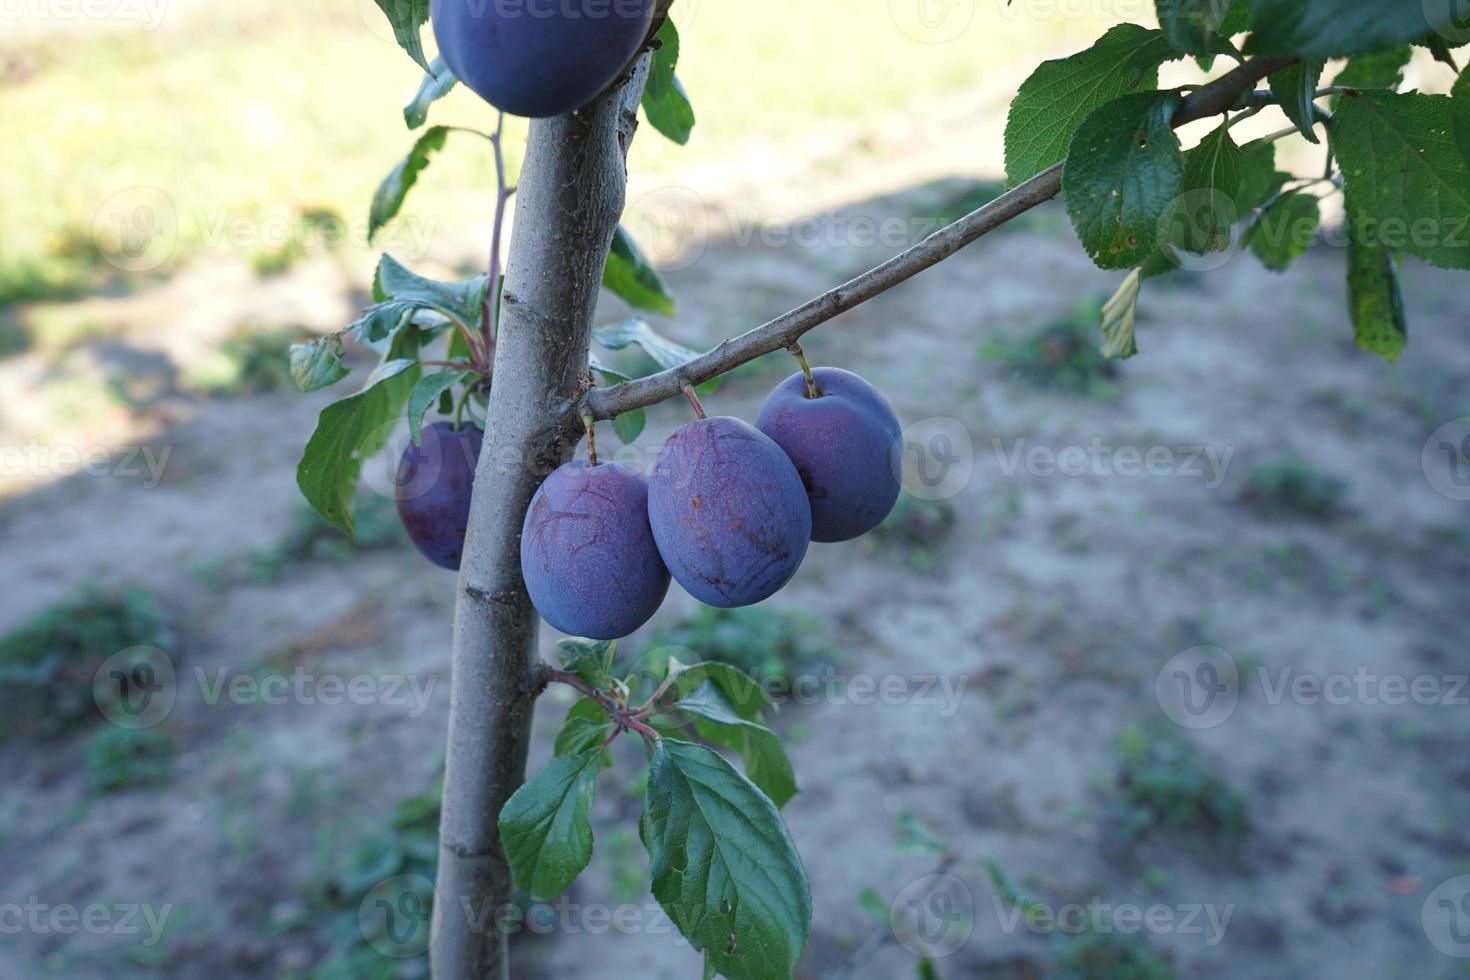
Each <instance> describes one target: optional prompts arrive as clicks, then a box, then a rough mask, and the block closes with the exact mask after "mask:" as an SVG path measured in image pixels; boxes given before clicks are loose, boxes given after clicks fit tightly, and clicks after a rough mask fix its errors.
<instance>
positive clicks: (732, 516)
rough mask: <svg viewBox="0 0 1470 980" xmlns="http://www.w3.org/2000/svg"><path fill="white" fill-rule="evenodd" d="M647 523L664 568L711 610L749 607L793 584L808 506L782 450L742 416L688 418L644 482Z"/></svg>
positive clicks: (807, 529)
mask: <svg viewBox="0 0 1470 980" xmlns="http://www.w3.org/2000/svg"><path fill="white" fill-rule="evenodd" d="M648 519H649V522H650V523H651V524H652V525H653V537H654V540H655V541H657V542H658V550H659V554H661V555H663V557H664V564H666V565H668V566H669V571H670V572H672V573H673V575H674V578H675V579H676V580H677V581H678V583H679V584H680V585H682V586H683V587H684V589H685V591H687V592H688V593H689V594H690V595H692V596H694V598H696V599H698V600H699V601H700V602H704V603H708V604H709V605H711V606H719V607H721V608H724V609H729V608H732V607H734V606H748V605H750V604H751V603H754V602H760V601H761V600H762V599H765V598H767V597H768V596H771V595H774V594H775V593H776V592H777V591H778V590H779V589H780V588H781V586H783V585H785V584H786V583H787V582H788V581H790V580H791V576H793V575H795V574H796V569H797V568H798V567H799V566H800V565H801V560H802V558H804V557H805V556H806V548H807V543H808V542H809V541H810V540H811V533H812V512H811V507H810V506H809V505H808V504H807V499H806V489H805V488H804V487H803V486H802V485H801V477H800V476H798V475H797V473H796V467H794V466H792V465H791V460H789V459H787V458H786V454H785V453H784V452H782V451H781V447H780V446H778V445H776V444H775V443H774V442H772V441H771V440H770V439H769V438H768V437H766V436H765V435H763V434H762V433H761V432H759V431H758V430H757V429H756V428H755V427H754V426H752V425H750V424H749V423H747V422H742V421H741V420H739V419H734V418H728V417H719V418H708V419H700V420H699V421H697V422H690V423H689V424H688V425H686V426H684V427H683V428H682V429H679V430H678V431H677V432H675V433H674V434H673V435H671V436H670V437H669V441H668V442H666V443H664V447H663V449H662V450H661V451H660V452H659V454H658V460H657V461H656V462H655V463H654V465H653V475H652V476H651V477H650V478H649V481H648Z"/></svg>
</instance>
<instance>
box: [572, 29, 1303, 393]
mask: <svg viewBox="0 0 1470 980" xmlns="http://www.w3.org/2000/svg"><path fill="white" fill-rule="evenodd" d="M1293 60H1294V59H1291V58H1259V59H1255V60H1252V61H1247V62H1246V63H1245V64H1243V65H1240V66H1238V67H1236V68H1235V69H1233V70H1232V71H1230V72H1229V73H1228V74H1225V75H1222V76H1221V77H1220V78H1217V79H1215V80H1214V81H1213V82H1210V83H1209V84H1207V85H1203V86H1201V87H1200V88H1198V89H1196V90H1195V91H1194V92H1192V93H1191V94H1190V95H1189V96H1188V97H1186V98H1185V99H1184V101H1183V103H1182V104H1181V105H1180V107H1179V110H1178V111H1177V112H1176V113H1175V114H1174V125H1175V126H1176V127H1178V126H1182V125H1184V124H1185V123H1188V122H1194V121H1195V120H1199V119H1205V118H1208V117H1210V116H1216V115H1220V114H1222V113H1224V112H1226V111H1228V110H1229V109H1231V108H1232V107H1233V106H1234V105H1235V102H1236V99H1237V98H1238V97H1239V96H1240V94H1241V93H1243V92H1246V91H1250V90H1252V89H1254V87H1255V84H1256V83H1257V82H1259V81H1260V80H1261V79H1263V78H1265V77H1266V76H1267V75H1270V74H1271V73H1273V72H1275V71H1278V70H1279V69H1281V68H1284V67H1285V66H1286V65H1289V64H1291V62H1292V61H1293ZM1061 189H1062V164H1060V163H1057V164H1054V165H1052V166H1051V167H1049V168H1047V169H1046V170H1043V171H1042V172H1041V173H1039V174H1037V175H1036V176H1035V177H1032V178H1031V179H1030V180H1028V181H1026V182H1025V183H1022V184H1020V185H1018V186H1016V187H1013V188H1012V189H1011V190H1009V191H1006V192H1005V193H1004V194H1002V195H1001V196H1000V197H997V198H996V199H995V200H993V201H991V202H989V203H988V204H985V205H982V206H981V207H979V208H977V209H975V210H974V211H972V212H970V213H969V214H967V215H965V216H964V217H963V218H960V219H959V220H957V221H955V222H953V223H951V224H949V225H946V226H945V227H944V228H941V229H940V230H939V231H936V232H935V233H934V234H932V235H930V236H929V237H928V238H925V239H924V240H923V241H921V242H919V243H918V244H916V245H914V246H912V247H911V248H909V249H907V250H905V251H903V252H900V253H899V254H898V255H895V256H894V257H893V258H891V259H889V260H888V261H886V262H884V263H882V264H881V265H879V266H877V267H875V268H873V269H870V270H868V271H867V272H864V273H863V274H862V275H860V276H858V277H856V278H854V279H851V280H849V281H848V282H845V283H843V284H842V285H840V286H838V287H837V288H836V289H832V290H829V291H827V292H825V293H823V294H821V295H820V296H817V297H815V298H813V299H810V300H808V301H807V302H805V303H803V304H802V305H800V306H798V307H796V308H795V309H794V310H791V311H789V312H787V313H783V314H781V315H780V316H778V317H777V318H776V319H774V320H771V321H769V322H768V323H765V324H762V325H761V326H759V327H756V328H755V329H754V330H750V331H748V332H746V333H743V334H741V335H739V336H738V337H732V338H730V339H728V340H725V341H722V342H721V343H720V344H719V345H718V346H716V347H715V348H713V349H712V350H709V351H706V352H705V353H703V354H701V355H699V356H698V357H696V358H693V359H692V360H689V361H686V362H685V363H683V364H681V365H679V366H678V367H674V368H670V369H669V370H667V371H660V372H659V373H657V374H650V375H648V376H647V377H643V378H636V379H634V380H631V381H621V382H619V383H618V384H616V385H608V386H606V387H601V388H593V389H591V390H590V391H588V392H587V394H586V396H585V397H584V399H583V403H582V406H581V409H580V411H579V414H581V415H591V416H592V417H593V418H595V419H610V418H613V417H615V416H617V415H619V414H621V413H623V412H628V411H632V410H633V409H635V408H642V407H643V406H645V405H652V404H655V403H657V402H661V401H663V400H664V399H666V398H672V397H674V396H675V395H678V394H680V393H681V392H682V391H684V390H685V389H686V388H688V387H690V386H692V385H697V384H702V383H703V382H705V381H708V380H709V379H710V378H714V377H718V376H719V375H721V374H724V373H725V372H727V371H730V370H733V369H734V368H737V367H739V366H740V365H742V364H744V363H746V362H747V361H751V360H754V359H755V358H757V357H760V356H761V355H762V354H769V353H770V352H772V351H776V350H780V349H782V348H783V347H790V346H791V345H792V344H794V343H796V341H797V340H798V339H799V338H800V337H801V336H802V334H804V333H806V332H807V331H808V330H811V329H812V328H814V327H817V326H820V325H821V324H823V323H826V322H827V321H828V320H831V319H832V318H834V317H836V316H838V315H839V314H841V313H845V312H847V311H848V310H851V309H853V308H855V307H857V306H860V305H862V304H863V303H866V302H867V301H868V300H870V299H872V298H873V297H875V296H878V295H879V294H881V293H884V292H886V291H888V290H890V289H892V288H893V287H894V286H897V285H898V284H899V283H902V282H905V281H907V280H908V279H910V278H912V277H913V276H916V275H918V274H919V273H920V272H923V271H924V270H925V269H927V268H929V267H930V266H933V265H937V264H938V263H940V262H942V261H944V260H945V259H947V258H949V257H950V256H951V255H954V254H955V253H956V252H958V251H959V250H960V249H962V248H964V247H965V246H966V245H969V244H971V243H972V242H974V241H976V240H977V239H979V238H980V237H981V236H983V235H985V234H986V233H988V232H991V231H994V230H995V229H996V228H999V227H1000V226H1001V225H1004V224H1006V223H1007V222H1009V221H1011V220H1013V219H1015V218H1017V217H1019V216H1020V215H1022V214H1025V213H1026V212H1027V211H1029V210H1031V209H1032V208H1034V207H1036V206H1037V205H1038V204H1041V203H1043V202H1045V201H1049V200H1051V199H1052V198H1053V197H1056V195H1057V194H1058V193H1059V192H1060V191H1061Z"/></svg>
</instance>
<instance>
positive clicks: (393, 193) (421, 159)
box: [368, 126, 449, 242]
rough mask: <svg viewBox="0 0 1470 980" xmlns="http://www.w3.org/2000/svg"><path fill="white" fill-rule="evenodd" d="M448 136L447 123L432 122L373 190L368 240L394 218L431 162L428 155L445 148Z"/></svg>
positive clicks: (369, 213)
mask: <svg viewBox="0 0 1470 980" xmlns="http://www.w3.org/2000/svg"><path fill="white" fill-rule="evenodd" d="M448 136H449V127H448V126H430V127H429V128H428V129H426V130H424V134H423V135H422V136H420V137H419V138H418V139H417V140H416V141H415V142H414V144H413V149H411V150H409V151H408V156H406V157H404V158H403V159H402V160H401V161H399V163H398V166H396V167H394V168H393V170H392V172H391V173H389V174H388V176H387V177H384V178H383V182H382V183H381V184H379V185H378V189H377V190H376V191H374V192H373V203H372V206H371V208H369V210H368V241H369V242H371V241H372V239H373V236H374V235H376V234H377V233H378V230H379V229H381V228H382V227H383V226H384V225H386V224H387V223H388V222H389V221H392V220H393V218H394V216H395V215H397V214H398V211H399V209H400V208H402V207H403V200H404V198H406V197H407V196H408V192H409V190H410V189H411V188H412V187H413V185H414V183H415V182H416V181H417V180H418V179H419V174H421V173H423V171H424V168H425V167H427V166H428V165H429V157H431V156H432V155H433V154H435V153H437V152H439V151H440V150H442V149H444V140H445V139H446V138H447V137H448Z"/></svg>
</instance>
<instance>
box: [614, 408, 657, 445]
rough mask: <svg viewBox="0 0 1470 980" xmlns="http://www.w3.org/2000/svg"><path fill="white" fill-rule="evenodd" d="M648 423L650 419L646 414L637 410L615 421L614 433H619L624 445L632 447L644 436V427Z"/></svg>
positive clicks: (624, 414)
mask: <svg viewBox="0 0 1470 980" xmlns="http://www.w3.org/2000/svg"><path fill="white" fill-rule="evenodd" d="M647 423H648V417H647V415H645V414H644V412H643V409H641V408H635V409H633V410H632V411H631V412H624V413H623V414H621V415H619V416H617V417H616V418H614V419H613V432H615V433H617V436H618V439H619V441H621V442H622V443H623V445H625V446H626V445H631V444H632V443H633V441H634V440H636V439H637V438H638V437H639V436H641V435H642V434H643V427H644V426H645V425H646V424H647Z"/></svg>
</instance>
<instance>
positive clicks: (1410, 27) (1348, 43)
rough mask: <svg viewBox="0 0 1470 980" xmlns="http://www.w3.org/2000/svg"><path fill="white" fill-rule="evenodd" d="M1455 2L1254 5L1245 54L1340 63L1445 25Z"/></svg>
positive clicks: (1338, 0) (1326, 0)
mask: <svg viewBox="0 0 1470 980" xmlns="http://www.w3.org/2000/svg"><path fill="white" fill-rule="evenodd" d="M1456 3H1457V0H1254V4H1253V6H1252V10H1251V36H1250V38H1249V40H1247V41H1246V45H1245V50H1246V53H1248V54H1260V55H1292V56H1295V57H1299V58H1342V57H1346V56H1348V55H1354V54H1363V53H1365V52H1369V51H1382V50H1384V49H1386V48H1392V47H1396V46H1397V45H1400V44H1408V43H1409V42H1411V41H1414V40H1416V39H1418V38H1421V37H1423V36H1424V35H1426V34H1428V33H1430V32H1431V31H1433V30H1435V29H1436V28H1440V27H1443V26H1444V25H1445V24H1448V23H1449V22H1450V21H1451V20H1452V19H1453V18H1454V15H1455V6H1456Z"/></svg>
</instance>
